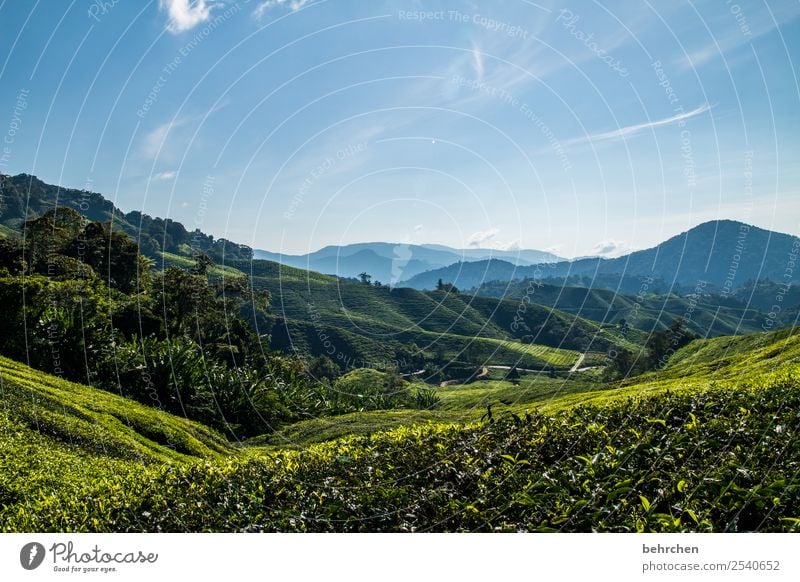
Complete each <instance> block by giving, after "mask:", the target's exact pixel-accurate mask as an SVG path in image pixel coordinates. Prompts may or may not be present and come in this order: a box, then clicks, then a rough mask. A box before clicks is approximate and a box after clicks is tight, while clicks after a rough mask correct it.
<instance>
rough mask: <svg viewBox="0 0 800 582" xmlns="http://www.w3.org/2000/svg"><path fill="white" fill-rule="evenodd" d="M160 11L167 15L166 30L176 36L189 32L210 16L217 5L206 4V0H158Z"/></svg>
mask: <svg viewBox="0 0 800 582" xmlns="http://www.w3.org/2000/svg"><path fill="white" fill-rule="evenodd" d="M158 5H159V7H160V8H161V9H162V10H166V11H167V14H168V15H169V23H168V24H167V30H169V31H170V32H171V33H173V34H178V33H181V32H185V31H187V30H191V29H192V28H194V27H195V26H197V25H198V24H200V23H201V22H205V21H206V20H208V19H209V17H210V16H211V10H212V9H213V8H216V7H217V6H218V5H217V4H206V0H194V1H192V0H158Z"/></svg>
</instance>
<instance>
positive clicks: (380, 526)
mask: <svg viewBox="0 0 800 582" xmlns="http://www.w3.org/2000/svg"><path fill="white" fill-rule="evenodd" d="M793 331H795V330H790V331H784V332H779V333H776V334H758V335H754V336H745V337H742V338H737V339H733V340H732V339H731V338H717V339H714V340H707V341H696V342H693V343H692V344H690V345H689V346H687V347H685V348H683V349H682V350H681V351H679V352H678V353H677V354H676V355H675V356H673V358H672V360H671V361H670V364H669V365H668V366H667V367H666V368H665V369H664V370H662V371H659V372H654V373H650V374H646V375H644V376H642V377H640V378H637V379H631V380H628V381H623V382H618V383H616V384H614V385H598V384H594V385H592V384H590V383H587V384H586V385H582V388H581V389H580V390H575V391H572V392H569V391H567V393H564V394H563V395H561V396H559V395H558V394H554V393H546V392H547V391H544V392H542V398H538V399H537V397H533V396H532V397H531V398H529V399H528V400H529V401H528V402H512V403H511V404H509V405H507V406H505V407H502V408H496V409H495V410H494V412H492V411H486V410H484V414H482V415H481V416H482V418H474V417H477V413H478V411H479V410H480V409H479V408H478V406H476V402H475V401H474V396H475V395H474V394H473V395H472V396H471V397H470V398H473V400H469V401H467V400H465V405H464V408H463V409H461V410H459V409H458V407H457V406H456V405H455V401H451V406H450V409H451V410H450V413H452V414H454V415H455V414H460V415H461V419H462V420H468V418H474V420H469V421H468V422H466V424H465V423H463V422H456V421H454V420H453V419H455V416H453V417H452V418H451V421H447V420H446V415H447V414H448V413H447V410H442V411H431V415H430V416H429V417H427V418H426V417H425V414H424V413H425V411H408V413H409V414H414V415H416V416H415V417H414V419H413V422H412V423H411V424H409V425H405V426H404V425H403V424H404V423H402V422H400V423H399V424H400V426H398V427H397V428H394V429H392V430H388V431H384V432H381V431H377V432H371V434H362V435H351V436H344V437H340V438H337V439H335V440H331V441H329V442H323V443H318V444H312V445H309V446H306V447H299V450H290V449H288V448H282V447H278V446H276V445H275V443H273V444H272V445H270V446H255V445H249V446H245V445H234V444H229V443H227V442H225V441H224V439H223V438H222V437H220V436H219V435H218V434H216V433H215V432H214V431H211V430H209V429H205V428H204V427H203V426H202V425H199V424H197V423H193V422H189V421H186V420H184V419H178V418H176V417H173V416H170V415H168V414H165V413H162V412H159V411H157V410H154V409H152V408H149V407H145V406H139V405H136V404H134V403H131V402H130V401H127V400H125V399H123V398H121V397H118V396H115V395H113V394H109V393H106V392H101V391H97V390H94V389H92V388H88V387H85V386H80V385H77V384H72V383H68V382H65V381H62V380H60V379H56V378H53V377H51V376H47V375H46V374H42V373H40V372H36V371H33V370H31V369H29V368H27V367H25V366H23V365H21V364H18V363H15V362H12V361H10V360H6V359H0V378H1V379H2V384H0V388H2V407H1V408H0V416H2V418H0V426H2V427H3V428H2V432H1V433H0V529H2V530H3V531H545V532H546V531H583V532H585V531H612V532H636V531H660V532H667V531H756V530H757V531H798V530H800V482H799V481H798V478H799V477H800V440H799V439H798V435H797V431H798V428H799V427H800V341H798V337H800V336H798V335H796V334H794V333H793ZM497 384H500V383H495V385H494V387H493V388H490V387H487V390H492V389H493V390H498V389H500V388H501V386H498V385H497ZM505 384H507V386H506V388H504V389H507V390H512V389H513V385H512V384H511V383H505ZM592 386H593V387H592ZM598 386H601V388H600V389H598ZM469 388H470V389H471V390H477V389H478V384H473V385H470V387H469ZM457 389H458V388H457V387H455V388H453V390H457ZM481 406H482V403H481ZM467 411H472V412H471V414H474V417H469V416H468V414H467ZM389 412H390V413H394V412H395V411H389ZM396 412H398V413H401V414H402V412H403V411H396ZM436 415H444V416H442V417H437V416H436ZM356 418H357V415H356V417H353V421H354V422H355V421H356ZM367 432H369V431H367ZM295 444H296V443H295ZM295 448H298V447H295Z"/></svg>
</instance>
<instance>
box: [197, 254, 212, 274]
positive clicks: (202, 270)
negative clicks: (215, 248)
mask: <svg viewBox="0 0 800 582" xmlns="http://www.w3.org/2000/svg"><path fill="white" fill-rule="evenodd" d="M213 265H214V261H212V260H211V257H209V256H208V255H207V254H205V253H197V255H196V256H195V259H194V267H192V274H194V275H201V276H203V277H205V276H206V275H208V268H209V267H211V266H213Z"/></svg>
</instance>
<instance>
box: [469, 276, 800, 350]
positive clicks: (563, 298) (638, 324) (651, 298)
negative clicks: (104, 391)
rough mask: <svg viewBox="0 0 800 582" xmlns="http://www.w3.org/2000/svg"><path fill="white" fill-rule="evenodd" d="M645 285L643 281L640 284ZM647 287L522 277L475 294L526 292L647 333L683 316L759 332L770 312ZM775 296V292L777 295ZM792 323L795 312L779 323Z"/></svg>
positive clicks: (722, 328)
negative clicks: (634, 289) (634, 290)
mask: <svg viewBox="0 0 800 582" xmlns="http://www.w3.org/2000/svg"><path fill="white" fill-rule="evenodd" d="M642 285H644V284H643V283H640V286H642ZM649 291H650V285H647V287H644V291H643V293H641V294H640V295H636V296H634V295H626V294H622V293H616V292H614V291H611V290H608V289H589V288H586V287H562V286H558V285H549V284H544V283H541V282H539V281H533V280H521V281H510V282H494V283H486V284H484V285H482V286H481V287H480V288H478V290H477V293H478V294H479V295H482V296H487V297H498V298H499V297H505V298H506V299H512V300H519V299H520V298H522V297H524V296H526V295H528V296H529V297H530V300H531V301H532V302H534V303H538V304H541V305H545V306H548V307H552V308H554V309H558V310H560V311H564V312H567V313H572V314H575V315H578V316H580V317H583V318H586V319H591V320H593V321H598V322H603V323H613V324H616V325H619V324H621V323H623V322H625V323H626V324H627V325H628V326H631V327H634V328H636V329H640V330H642V331H645V332H651V331H658V330H661V329H665V328H666V327H667V326H669V325H670V324H671V323H672V322H673V321H674V320H676V319H683V320H684V322H685V323H686V325H687V327H688V329H689V331H691V332H692V333H693V334H695V335H698V336H700V337H709V336H717V335H736V334H743V333H751V332H755V331H761V330H762V327H763V326H764V323H765V320H766V319H767V314H766V313H764V312H763V311H761V310H759V309H756V308H752V307H751V308H748V307H747V306H746V305H745V304H744V303H742V302H741V301H740V300H739V299H738V298H734V297H727V298H726V297H721V296H719V295H711V294H700V295H697V296H694V295H692V296H690V297H681V296H678V295H675V294H670V295H658V294H655V293H652V292H649ZM737 297H739V295H737ZM773 301H774V296H773ZM784 322H785V325H791V324H792V323H793V320H792V319H791V317H789V318H787V317H782V318H781V321H780V323H781V324H784Z"/></svg>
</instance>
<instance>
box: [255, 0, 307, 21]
mask: <svg viewBox="0 0 800 582" xmlns="http://www.w3.org/2000/svg"><path fill="white" fill-rule="evenodd" d="M309 2H311V0H266V1H265V2H262V3H261V4H259V5H258V6H256V9H255V10H253V16H254V17H255V18H256V20H260V19H261V18H263V17H264V16H265V15H266V14H267V12H269V11H270V10H272V9H273V8H280V7H281V6H284V5H288V6H289V9H290V10H291V11H292V12H297V11H298V10H300V9H301V8H302V7H303V6H305V5H306V4H308V3H309Z"/></svg>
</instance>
